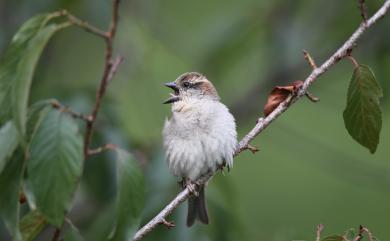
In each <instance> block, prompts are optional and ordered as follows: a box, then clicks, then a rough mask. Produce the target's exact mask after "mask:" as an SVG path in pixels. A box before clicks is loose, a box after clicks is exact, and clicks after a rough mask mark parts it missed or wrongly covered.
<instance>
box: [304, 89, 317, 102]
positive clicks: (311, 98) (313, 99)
mask: <svg viewBox="0 0 390 241" xmlns="http://www.w3.org/2000/svg"><path fill="white" fill-rule="evenodd" d="M305 95H306V97H307V98H308V99H309V100H310V101H311V102H318V101H320V98H319V97H317V96H314V95H313V94H312V93H310V92H309V91H306V93H305Z"/></svg>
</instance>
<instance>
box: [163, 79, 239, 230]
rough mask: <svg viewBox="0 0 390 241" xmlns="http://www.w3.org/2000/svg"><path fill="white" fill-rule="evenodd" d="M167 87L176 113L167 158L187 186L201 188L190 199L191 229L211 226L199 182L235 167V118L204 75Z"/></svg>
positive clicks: (166, 141)
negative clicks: (170, 91) (218, 171)
mask: <svg viewBox="0 0 390 241" xmlns="http://www.w3.org/2000/svg"><path fill="white" fill-rule="evenodd" d="M164 85H165V86H167V87H169V88H171V89H172V90H173V93H170V97H169V98H168V99H167V100H166V101H165V102H164V104H171V112H172V113H171V117H170V118H169V119H166V120H165V124H164V127H163V133H162V134H163V146H164V150H165V158H166V160H167V163H168V167H169V169H170V171H171V172H172V173H173V175H175V176H177V177H181V178H182V182H183V183H184V186H183V187H185V185H188V184H194V185H195V187H197V188H196V191H195V192H194V194H195V195H191V196H190V197H189V199H188V214H187V226H188V227H191V226H192V225H193V224H194V222H195V221H196V220H198V221H200V222H201V223H204V224H208V223H209V216H208V213H207V207H206V200H205V185H206V184H200V183H199V182H197V181H198V180H199V179H200V178H201V177H202V176H205V175H207V174H209V173H215V172H216V171H217V170H219V169H223V167H227V168H228V170H230V169H231V168H232V167H233V155H234V152H235V150H236V148H237V131H236V123H235V119H234V117H233V115H232V114H231V113H230V112H229V109H228V108H227V107H226V106H225V105H224V104H223V103H221V101H220V97H219V95H218V92H217V90H216V89H215V87H214V85H213V84H212V83H211V82H210V81H209V80H208V79H207V78H206V77H205V76H204V75H202V74H200V73H197V72H188V73H184V74H182V75H180V76H179V77H178V78H177V79H176V80H175V81H173V82H169V83H165V84H164Z"/></svg>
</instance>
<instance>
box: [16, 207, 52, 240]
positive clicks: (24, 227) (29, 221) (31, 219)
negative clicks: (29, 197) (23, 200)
mask: <svg viewBox="0 0 390 241" xmlns="http://www.w3.org/2000/svg"><path fill="white" fill-rule="evenodd" d="M46 225H47V221H46V219H45V217H44V216H43V215H42V214H40V213H39V212H38V211H37V210H34V211H30V212H29V213H27V214H26V215H25V216H23V218H22V220H20V231H21V232H22V237H23V241H31V240H33V239H35V238H36V236H37V235H38V234H39V233H40V232H41V231H42V230H43V228H44V227H45V226H46Z"/></svg>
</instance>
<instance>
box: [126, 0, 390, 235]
mask: <svg viewBox="0 0 390 241" xmlns="http://www.w3.org/2000/svg"><path fill="white" fill-rule="evenodd" d="M389 8H390V0H386V1H385V3H384V4H383V5H382V7H381V8H380V9H379V10H378V11H377V12H376V13H375V14H374V16H372V17H371V18H370V19H368V20H367V22H366V23H362V24H361V25H360V26H359V27H358V28H357V29H356V31H355V32H354V33H353V34H352V35H351V37H350V38H349V39H348V40H347V41H346V42H345V43H344V44H343V45H342V46H341V47H340V48H339V49H338V50H337V51H336V52H335V53H334V54H333V55H332V56H330V57H329V58H328V59H327V60H326V61H325V62H324V63H323V64H322V65H321V66H320V67H317V68H314V69H313V71H312V72H311V74H310V75H309V76H308V77H307V78H306V79H305V81H304V84H303V86H302V87H301V89H300V90H299V91H298V93H297V94H296V95H294V96H290V97H289V98H287V99H286V100H285V101H284V102H282V103H281V104H280V105H279V106H278V107H277V108H276V109H275V110H274V111H273V112H272V113H270V114H269V115H268V116H267V117H265V118H264V119H263V118H260V119H259V121H258V122H257V124H256V125H255V127H254V128H253V129H252V130H251V131H250V132H249V133H248V134H247V135H246V136H245V137H244V138H243V139H242V140H241V141H240V142H239V144H238V147H237V149H236V151H235V153H234V156H237V155H238V154H240V153H241V152H242V151H244V150H246V149H249V144H250V142H251V141H252V140H253V139H254V138H255V137H256V136H257V135H259V134H260V133H261V132H262V131H263V130H264V129H265V128H266V127H267V126H269V125H270V124H271V123H272V122H273V121H274V120H275V119H276V118H278V117H279V116H280V115H281V114H282V113H284V112H285V111H286V110H287V109H288V108H289V107H290V106H291V105H292V104H293V103H295V102H296V101H297V100H298V99H300V98H301V97H302V96H304V95H305V94H306V93H307V89H308V88H309V86H310V85H311V84H312V83H313V82H314V81H316V80H317V78H318V77H319V76H321V75H322V74H324V73H325V72H326V71H327V70H329V68H330V67H332V66H333V65H335V64H336V63H337V62H339V61H340V60H341V59H343V58H345V57H346V56H348V53H350V50H351V49H352V48H353V47H354V45H355V43H356V41H357V40H358V39H359V38H360V37H361V36H362V35H363V33H364V32H365V31H366V30H367V29H368V28H370V27H371V26H372V25H374V24H375V23H376V22H377V21H378V20H379V19H381V18H383V17H384V16H385V15H386V13H387V12H388V10H389ZM212 176H213V174H209V175H206V176H205V177H203V178H202V179H201V180H199V181H200V182H203V183H204V182H207V181H208V180H209V179H210V178H211V177H212ZM190 195H191V192H190V190H189V189H188V188H186V189H184V190H183V191H181V192H180V193H179V194H178V195H177V196H176V197H175V198H174V199H173V200H172V201H171V202H170V203H169V204H168V205H167V206H165V207H164V208H163V209H162V210H161V211H160V213H159V214H157V215H156V216H155V217H154V218H153V219H152V220H150V221H149V222H148V223H147V224H146V225H144V226H143V227H141V228H140V229H139V230H138V231H137V232H136V234H135V235H134V237H133V241H137V240H141V239H142V238H143V237H144V236H145V235H146V234H148V233H149V232H151V231H152V230H153V229H154V228H156V227H157V226H158V225H159V224H161V223H162V222H163V221H164V220H165V218H166V217H167V216H168V215H169V214H171V213H172V212H173V211H174V210H175V209H176V208H177V207H178V206H179V205H180V204H181V203H182V202H184V201H185V200H187V198H188V197H189V196H190Z"/></svg>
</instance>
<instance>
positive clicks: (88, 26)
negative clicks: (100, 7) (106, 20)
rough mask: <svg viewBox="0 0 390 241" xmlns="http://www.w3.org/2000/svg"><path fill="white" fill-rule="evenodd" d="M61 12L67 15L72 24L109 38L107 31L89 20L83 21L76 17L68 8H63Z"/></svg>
mask: <svg viewBox="0 0 390 241" xmlns="http://www.w3.org/2000/svg"><path fill="white" fill-rule="evenodd" d="M60 14H61V15H62V16H65V17H67V18H68V20H69V22H71V23H72V24H74V25H76V26H78V27H80V28H82V29H84V30H86V31H88V32H90V33H93V34H95V35H97V36H99V37H102V38H104V39H107V38H108V34H107V32H104V31H103V30H100V29H98V28H96V27H95V26H93V25H91V24H89V23H88V22H86V21H83V20H81V19H78V18H77V17H75V16H74V15H72V14H70V13H69V12H68V11H67V10H65V9H64V10H62V11H61V12H60Z"/></svg>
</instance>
